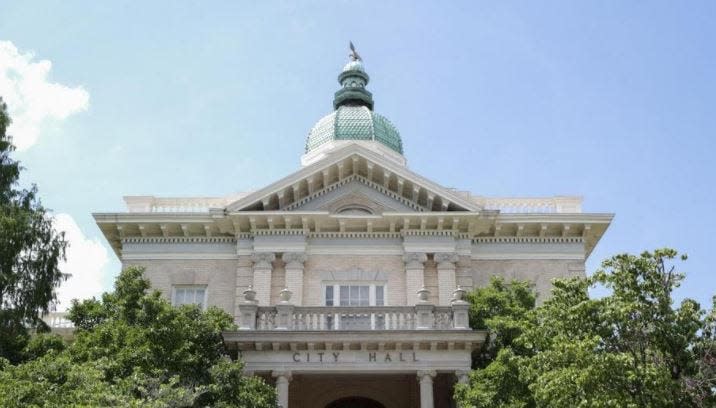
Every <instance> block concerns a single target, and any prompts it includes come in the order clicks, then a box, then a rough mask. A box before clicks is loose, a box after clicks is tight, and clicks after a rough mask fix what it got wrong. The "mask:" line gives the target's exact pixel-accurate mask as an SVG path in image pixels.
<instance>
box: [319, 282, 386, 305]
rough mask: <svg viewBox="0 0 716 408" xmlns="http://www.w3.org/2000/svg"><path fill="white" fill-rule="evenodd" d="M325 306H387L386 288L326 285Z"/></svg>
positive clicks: (380, 286)
mask: <svg viewBox="0 0 716 408" xmlns="http://www.w3.org/2000/svg"><path fill="white" fill-rule="evenodd" d="M336 295H337V296H336ZM325 305H326V306H336V305H337V306H385V286H383V285H326V290H325Z"/></svg>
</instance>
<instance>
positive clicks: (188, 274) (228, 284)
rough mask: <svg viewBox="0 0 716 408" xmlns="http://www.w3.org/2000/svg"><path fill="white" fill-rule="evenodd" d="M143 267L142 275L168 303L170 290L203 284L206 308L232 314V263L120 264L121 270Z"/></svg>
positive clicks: (234, 293) (191, 261)
mask: <svg viewBox="0 0 716 408" xmlns="http://www.w3.org/2000/svg"><path fill="white" fill-rule="evenodd" d="M128 266H142V267H144V268H145V272H144V276H145V277H146V278H147V279H149V281H150V282H151V284H152V288H154V289H157V290H159V291H160V292H162V295H164V296H166V298H167V299H169V300H171V296H172V288H173V287H176V286H181V285H206V289H207V305H208V306H216V307H219V308H221V309H223V310H226V311H227V312H228V313H231V314H233V313H234V306H235V302H236V291H235V290H234V288H235V286H236V266H237V262H236V261H235V260H225V259H218V260H217V259H201V260H170V259H161V260H156V259H155V260H152V259H145V260H131V261H124V262H122V267H123V268H126V267H128Z"/></svg>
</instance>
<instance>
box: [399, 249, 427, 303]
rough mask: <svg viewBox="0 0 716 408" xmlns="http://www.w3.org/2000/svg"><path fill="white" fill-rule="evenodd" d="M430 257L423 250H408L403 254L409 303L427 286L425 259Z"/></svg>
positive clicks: (406, 292)
mask: <svg viewBox="0 0 716 408" xmlns="http://www.w3.org/2000/svg"><path fill="white" fill-rule="evenodd" d="M427 259H428V257H427V255H425V253H423V252H408V253H406V254H405V255H403V261H405V294H406V298H407V302H406V303H407V304H408V305H410V304H411V303H412V302H413V299H414V297H413V296H414V294H416V293H417V292H418V291H419V290H420V289H421V288H422V287H423V286H425V261H427Z"/></svg>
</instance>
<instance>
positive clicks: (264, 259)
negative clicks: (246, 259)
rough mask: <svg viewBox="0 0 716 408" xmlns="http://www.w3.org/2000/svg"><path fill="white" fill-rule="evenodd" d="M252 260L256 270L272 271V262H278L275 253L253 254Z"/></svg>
mask: <svg viewBox="0 0 716 408" xmlns="http://www.w3.org/2000/svg"><path fill="white" fill-rule="evenodd" d="M251 260H252V261H254V268H260V269H270V268H271V262H273V261H274V260H276V254H274V253H273V252H254V253H253V254H251Z"/></svg>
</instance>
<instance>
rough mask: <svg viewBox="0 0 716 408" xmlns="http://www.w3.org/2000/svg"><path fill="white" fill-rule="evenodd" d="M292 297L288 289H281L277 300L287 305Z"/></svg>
mask: <svg viewBox="0 0 716 408" xmlns="http://www.w3.org/2000/svg"><path fill="white" fill-rule="evenodd" d="M292 295H293V292H291V291H290V290H288V288H283V290H282V291H281V292H279V293H278V297H279V299H281V303H288V302H289V301H290V300H291V296H292Z"/></svg>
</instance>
